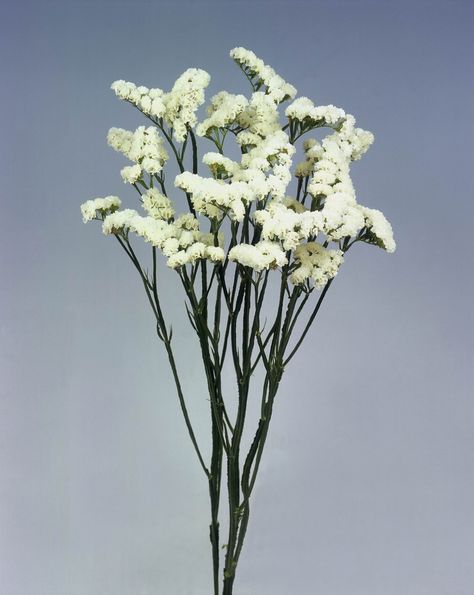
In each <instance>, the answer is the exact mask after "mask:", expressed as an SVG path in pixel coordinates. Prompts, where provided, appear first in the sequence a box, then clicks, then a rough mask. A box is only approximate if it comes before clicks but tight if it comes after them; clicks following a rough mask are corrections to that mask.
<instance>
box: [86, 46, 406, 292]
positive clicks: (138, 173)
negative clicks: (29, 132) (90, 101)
mask: <svg viewBox="0 0 474 595" xmlns="http://www.w3.org/2000/svg"><path fill="white" fill-rule="evenodd" d="M230 54H231V57H232V58H233V59H234V60H235V61H236V62H237V64H238V65H239V67H240V68H241V69H242V70H243V72H244V73H245V75H246V77H247V78H248V80H249V81H250V83H251V86H252V93H251V95H250V97H248V98H247V97H245V96H244V95H235V94H231V93H227V92H226V91H221V92H220V93H217V94H216V95H214V96H213V97H212V98H211V100H210V104H209V106H208V108H207V117H206V118H205V119H204V120H203V121H202V122H200V123H199V122H198V121H197V110H198V108H199V106H200V105H202V104H203V102H204V90H205V88H206V87H207V85H208V84H209V75H208V74H207V73H206V72H205V71H204V70H200V69H197V68H190V69H188V70H186V71H185V72H184V73H183V74H182V75H181V76H180V77H179V78H178V79H177V81H176V82H175V84H174V85H173V87H172V90H171V91H170V92H168V93H167V92H164V91H162V90H161V89H149V88H147V87H143V86H136V85H134V84H133V83H129V82H125V81H116V82H115V83H113V85H112V88H113V90H114V91H115V93H116V94H117V96H118V97H120V98H121V99H124V100H126V101H129V102H130V103H132V104H133V105H135V106H136V107H137V108H138V109H139V110H140V111H142V112H143V113H144V114H145V115H146V116H148V117H149V118H150V119H151V120H152V121H153V122H155V124H156V126H150V127H148V128H145V127H144V126H140V127H139V128H137V130H135V131H134V132H132V131H129V130H123V129H121V128H112V129H110V131H109V134H108V143H109V144H110V145H111V146H112V147H113V148H114V149H115V150H117V151H119V152H121V153H122V154H123V155H125V156H126V157H127V158H128V159H130V160H131V161H132V162H133V163H134V165H132V166H128V167H125V168H123V169H122V171H121V174H122V177H123V179H124V180H125V181H126V182H129V183H133V184H135V183H136V182H137V181H138V182H139V183H140V189H139V187H138V185H136V184H135V185H136V188H137V190H138V189H139V191H140V193H141V206H142V208H143V209H144V211H145V213H146V215H145V216H142V215H140V214H139V213H138V212H137V211H135V210H133V209H125V210H119V208H120V201H119V199H118V198H117V197H107V198H104V199H96V200H94V201H87V202H86V203H84V205H82V213H83V218H84V221H90V220H91V219H94V218H100V219H103V231H104V233H106V234H117V235H122V236H123V237H124V238H126V239H128V234H129V233H130V232H131V233H134V234H136V235H138V236H140V237H142V238H143V239H144V240H145V241H146V242H149V243H151V244H152V245H153V246H155V247H157V248H159V249H160V250H161V251H162V252H163V254H164V256H165V257H166V258H167V263H168V266H170V267H172V268H175V269H180V268H182V267H186V266H187V265H193V264H194V263H196V262H197V261H199V260H201V259H207V260H209V261H211V262H213V263H215V264H216V265H219V264H220V263H224V262H225V263H227V261H232V262H235V263H237V264H239V265H240V266H242V267H246V268H247V269H249V271H248V272H250V273H251V272H252V271H255V272H257V273H259V272H261V271H263V270H269V269H278V268H283V267H287V269H286V270H287V271H288V274H289V278H290V280H291V281H292V283H294V284H295V285H303V284H308V283H310V282H311V283H312V284H313V285H314V286H316V287H323V286H324V285H325V284H326V283H327V282H328V281H329V280H330V279H331V278H333V277H334V276H335V275H336V273H337V271H338V269H339V267H340V265H341V264H342V262H343V254H344V251H345V250H347V249H348V247H349V246H350V245H352V244H353V243H354V242H356V241H363V242H367V243H369V244H374V245H376V246H379V247H381V248H383V249H385V250H386V251H388V252H393V250H394V249H395V242H394V240H393V233H392V228H391V226H390V223H389V222H388V221H387V220H386V218H385V217H384V215H383V214H382V213H381V212H380V211H378V210H376V209H370V208H368V207H365V206H363V205H360V204H358V202H357V199H356V194H355V190H354V186H353V184H352V180H351V175H350V167H351V164H352V162H353V161H356V160H358V159H360V158H361V157H362V155H363V154H364V153H365V152H366V151H367V150H368V148H369V147H370V145H371V144H372V142H373V135H372V134H371V133H370V132H368V131H365V130H363V129H362V128H358V127H356V124H355V118H354V117H353V116H352V115H351V114H347V113H346V112H345V111H344V110H343V109H341V108H338V107H335V106H334V105H325V106H316V105H314V103H313V102H312V101H311V100H310V99H308V98H307V97H300V98H298V99H294V97H295V95H296V89H295V88H294V87H293V86H292V85H290V84H289V83H287V82H286V81H284V80H283V79H282V78H281V77H280V76H279V75H278V74H276V73H275V71H274V70H273V69H272V68H271V67H270V66H268V65H266V64H265V63H264V62H263V61H262V60H260V59H259V58H257V56H255V54H254V53H253V52H251V51H249V50H246V49H244V48H240V47H238V48H234V49H233V50H232V51H231V53H230ZM289 99H292V100H293V101H292V103H290V104H289V105H288V106H287V108H286V110H285V112H284V114H285V116H286V118H287V121H286V124H282V123H281V121H280V112H279V104H280V103H282V102H283V101H286V100H289ZM166 127H168V132H166ZM322 127H327V128H329V129H330V130H329V134H328V135H327V136H326V137H324V138H322V140H320V141H319V140H316V139H315V138H305V139H303V141H302V148H303V151H304V160H303V161H302V162H300V163H298V164H297V165H296V167H295V168H293V157H294V155H295V152H296V148H295V143H296V141H297V139H298V138H299V137H300V136H302V135H303V134H306V133H307V132H309V131H311V130H313V129H315V128H322ZM192 128H196V133H197V135H198V136H200V137H206V138H207V139H208V140H206V141H205V142H209V141H211V142H213V143H214V144H215V146H216V148H217V151H208V152H206V153H205V154H204V156H203V158H202V163H203V164H204V165H205V166H206V167H207V168H208V173H209V174H210V175H207V176H206V175H203V174H200V173H197V172H198V157H197V153H196V152H195V150H196V143H195V138H194V136H193V137H192V143H188V134H190V130H191V129H192ZM161 133H163V135H164V137H166V141H167V142H169V143H170V145H171V148H172V150H173V152H174V154H175V155H176V156H177V157H178V161H179V166H180V173H179V174H178V175H177V176H176V177H175V179H174V186H175V188H177V189H179V190H182V191H183V192H184V193H185V195H186V200H187V202H188V204H189V206H190V211H191V212H189V213H187V214H184V215H181V216H179V217H177V216H176V214H175V207H174V200H173V199H172V198H169V197H168V192H169V189H168V192H167V190H166V189H165V177H164V171H163V168H164V166H165V164H166V161H167V159H168V154H167V152H166V150H165V148H164V139H163V138H162V136H161ZM229 133H230V134H229ZM227 136H229V137H232V138H233V139H234V141H235V143H236V147H237V149H238V150H239V152H240V157H239V158H238V159H230V158H229V157H227V156H226V155H225V154H224V152H223V143H224V140H225V139H226V137H227ZM172 139H174V140H175V141H178V142H180V143H182V145H180V146H179V147H178V148H177V147H176V145H174V144H173V140H172ZM191 144H192V146H193V148H192V150H193V164H194V165H193V172H191V171H186V169H185V167H184V165H183V163H184V161H183V158H184V155H185V151H186V150H187V147H189V146H190V145H191ZM292 170H293V171H292ZM143 172H147V173H148V174H150V181H149V185H147V182H146V181H145V179H144V177H143ZM158 174H159V176H158ZM153 177H155V179H156V181H157V182H158V183H159V184H160V191H159V190H158V188H157V187H153ZM294 177H296V187H297V191H296V193H295V194H294V195H293V196H288V189H289V185H290V184H291V182H292V180H294ZM155 184H156V182H155ZM142 187H143V188H144V189H142ZM98 215H100V217H99V216H98ZM226 220H227V221H228V222H230V223H228V225H229V224H230V227H231V229H232V234H231V236H232V240H231V242H230V245H228V246H227V247H226V244H225V242H224V237H223V235H222V233H220V232H219V234H218V233H217V231H216V230H219V229H220V228H221V227H222V225H223V224H224V222H225V221H226ZM205 225H207V226H208V227H207V229H208V230H209V231H207V232H206V231H201V227H202V229H203V230H205V229H206V227H204V226H205ZM222 229H225V227H222ZM244 229H245V230H246V232H245V234H244V231H243V230H244Z"/></svg>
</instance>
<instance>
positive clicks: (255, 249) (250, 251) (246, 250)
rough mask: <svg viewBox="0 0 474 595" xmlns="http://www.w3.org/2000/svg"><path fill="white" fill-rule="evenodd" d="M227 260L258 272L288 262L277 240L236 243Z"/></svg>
mask: <svg viewBox="0 0 474 595" xmlns="http://www.w3.org/2000/svg"><path fill="white" fill-rule="evenodd" d="M229 260H233V261H234V262H238V263H239V264H241V265H242V266H245V267H249V268H251V269H253V270H254V271H257V272H260V271H263V270H264V269H276V268H278V267H282V266H284V265H285V264H288V259H287V257H286V254H285V252H284V251H283V250H282V249H281V248H280V245H279V244H278V243H277V242H269V241H267V240H261V241H260V242H258V243H257V244H255V245H252V244H244V243H242V244H238V245H237V246H234V247H233V248H232V249H231V250H230V251H229Z"/></svg>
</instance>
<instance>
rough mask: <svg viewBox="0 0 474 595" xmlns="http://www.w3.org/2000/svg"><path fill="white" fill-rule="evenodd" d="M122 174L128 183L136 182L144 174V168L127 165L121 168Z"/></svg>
mask: <svg viewBox="0 0 474 595" xmlns="http://www.w3.org/2000/svg"><path fill="white" fill-rule="evenodd" d="M120 175H121V176H122V179H123V181H124V182H125V183H126V184H135V182H137V181H138V180H139V179H140V178H141V175H142V168H141V167H140V166H139V165H138V164H137V165H126V166H125V167H122V169H121V170H120Z"/></svg>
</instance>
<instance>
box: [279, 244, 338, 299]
mask: <svg viewBox="0 0 474 595" xmlns="http://www.w3.org/2000/svg"><path fill="white" fill-rule="evenodd" d="M343 260H344V253H343V252H342V250H327V249H326V248H324V246H322V245H321V244H318V243H317V242H308V243H307V244H300V245H299V246H298V247H297V248H296V250H295V262H297V263H298V265H299V266H298V267H297V268H296V269H295V270H294V271H293V273H292V274H291V276H290V281H291V282H292V283H293V284H294V285H301V284H302V283H304V282H305V281H308V280H312V281H313V282H314V284H315V285H316V287H319V288H321V287H324V286H325V285H326V283H327V282H328V281H329V280H330V279H333V278H334V277H335V276H336V274H337V271H338V270H339V267H340V266H341V264H342V262H343Z"/></svg>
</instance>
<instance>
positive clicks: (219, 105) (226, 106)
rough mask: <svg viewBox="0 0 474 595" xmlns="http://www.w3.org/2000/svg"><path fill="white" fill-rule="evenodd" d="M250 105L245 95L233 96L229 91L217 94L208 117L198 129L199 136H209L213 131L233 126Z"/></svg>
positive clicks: (209, 109)
mask: <svg viewBox="0 0 474 595" xmlns="http://www.w3.org/2000/svg"><path fill="white" fill-rule="evenodd" d="M248 103H249V102H248V99H247V98H246V97H245V96H244V95H232V93H227V91H221V92H220V93H217V95H214V97H213V98H212V99H211V104H210V106H209V107H208V108H207V113H208V117H207V118H206V119H205V120H203V121H202V122H201V123H200V124H198V126H197V128H196V133H197V135H198V136H207V135H208V134H209V133H210V132H211V131H212V130H213V129H219V128H226V127H227V126H231V125H232V124H234V123H235V121H236V120H237V118H238V116H239V115H240V114H241V113H242V112H243V111H244V109H245V108H246V107H247V106H248Z"/></svg>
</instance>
